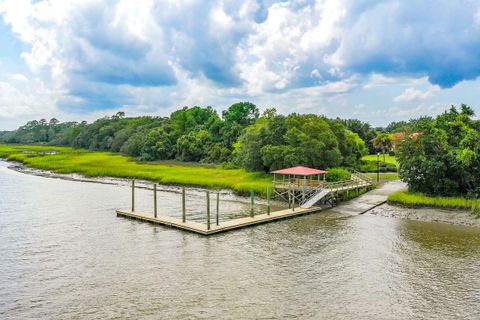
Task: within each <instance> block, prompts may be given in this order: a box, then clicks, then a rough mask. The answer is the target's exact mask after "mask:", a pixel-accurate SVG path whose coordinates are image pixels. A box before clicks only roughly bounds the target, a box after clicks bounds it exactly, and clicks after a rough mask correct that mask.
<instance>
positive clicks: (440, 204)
mask: <svg viewBox="0 0 480 320" xmlns="http://www.w3.org/2000/svg"><path fill="white" fill-rule="evenodd" d="M388 202H389V203H391V204H398V205H404V206H408V207H435V208H448V209H464V210H470V211H471V212H472V214H474V215H475V216H476V217H480V200H478V199H468V198H462V197H430V196H426V195H424V194H421V193H413V192H409V191H400V192H395V193H392V194H391V195H389V196H388Z"/></svg>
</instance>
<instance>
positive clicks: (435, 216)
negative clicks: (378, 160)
mask: <svg viewBox="0 0 480 320" xmlns="http://www.w3.org/2000/svg"><path fill="white" fill-rule="evenodd" d="M0 161H1V162H4V163H5V164H6V166H7V168H8V169H10V170H13V171H16V172H19V173H23V174H29V175H34V176H38V177H43V178H53V179H62V180H67V181H75V182H86V183H100V184H109V185H119V186H129V182H130V179H125V178H115V177H85V176H82V175H80V174H61V173H55V172H53V171H49V170H42V169H35V168H29V167H27V166H25V165H24V164H23V163H21V162H17V161H7V160H6V159H3V158H2V159H0ZM136 181H138V184H137V188H140V189H147V190H152V187H151V184H152V182H150V181H147V180H141V179H136ZM158 187H159V191H162V192H173V193H180V192H181V189H182V187H183V186H178V185H166V184H158ZM185 188H188V189H189V190H191V191H194V192H204V191H205V190H208V189H207V188H201V187H192V186H185ZM219 192H220V194H221V195H222V196H224V197H225V196H226V197H228V199H229V200H230V201H238V202H242V203H244V202H248V201H249V199H248V198H246V197H242V196H241V195H238V194H236V193H235V191H233V190H229V189H222V190H219ZM367 194H368V193H367ZM255 199H256V202H258V203H262V204H263V202H265V200H264V199H263V198H259V197H255ZM350 201H358V198H355V199H352V200H350ZM350 201H348V202H350ZM275 202H277V203H281V202H278V201H275ZM335 208H336V207H333V208H329V209H326V210H327V211H328V210H332V211H335ZM363 214H365V215H374V216H380V217H387V218H397V219H407V220H413V221H424V222H431V223H444V224H453V225H463V226H474V227H480V219H477V218H475V216H473V215H472V214H471V213H470V212H469V211H467V210H460V209H439V208H435V207H415V208H413V207H404V206H396V205H392V204H388V203H382V204H380V205H378V206H376V207H375V208H372V209H370V210H368V211H367V212H364V213H363Z"/></svg>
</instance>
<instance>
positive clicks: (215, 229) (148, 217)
mask: <svg viewBox="0 0 480 320" xmlns="http://www.w3.org/2000/svg"><path fill="white" fill-rule="evenodd" d="M321 210H322V208H321V207H311V208H308V209H303V208H295V210H292V209H285V210H281V211H275V212H271V213H270V215H267V214H260V215H256V216H254V217H253V218H252V217H245V218H238V219H232V220H228V221H224V222H221V223H220V225H218V226H217V225H215V223H212V224H211V226H210V230H208V229H207V225H206V224H203V223H198V222H194V221H188V220H187V221H186V222H182V220H181V219H178V218H173V217H168V216H157V218H155V217H154V216H153V214H147V213H143V212H132V211H131V210H117V216H119V217H125V218H131V219H137V220H142V221H146V222H151V223H155V224H159V225H164V226H169V227H173V228H178V229H182V230H186V231H191V232H195V233H198V234H201V235H205V236H208V235H212V234H217V233H220V232H225V231H230V230H235V229H240V228H245V227H250V226H254V225H258V224H261V223H267V222H273V221H278V220H283V219H288V218H292V217H298V216H302V215H306V214H310V213H314V212H318V211H321Z"/></svg>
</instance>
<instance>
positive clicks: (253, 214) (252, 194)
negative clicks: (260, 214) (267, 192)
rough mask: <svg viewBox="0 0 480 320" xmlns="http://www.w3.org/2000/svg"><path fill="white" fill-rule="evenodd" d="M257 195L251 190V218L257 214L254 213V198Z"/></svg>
mask: <svg viewBox="0 0 480 320" xmlns="http://www.w3.org/2000/svg"><path fill="white" fill-rule="evenodd" d="M254 196H255V194H254V191H253V190H250V217H252V218H253V217H254V216H255V213H254V212H253V204H254V203H253V201H254V200H253V198H254Z"/></svg>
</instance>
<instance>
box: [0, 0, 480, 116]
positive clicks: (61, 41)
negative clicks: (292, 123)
mask: <svg viewBox="0 0 480 320" xmlns="http://www.w3.org/2000/svg"><path fill="white" fill-rule="evenodd" d="M431 8H432V3H431V2H430V1H427V0H418V1H413V0H405V1H396V0H386V1H370V0H362V1H357V0H355V1H354V0H316V1H314V0H312V1H304V0H298V1H297V0H292V1H275V0H269V1H260V0H245V1H236V0H212V1H200V0H168V1H166V0H165V1H159V0H145V1H138V0H69V1H65V0H49V1H45V0H44V1H36V2H34V3H32V2H31V1H29V0H0V15H1V16H2V17H3V19H4V20H5V22H6V23H7V24H8V25H9V26H10V27H11V29H12V31H13V32H14V33H15V34H16V35H17V36H18V38H19V39H21V40H22V41H23V42H25V43H26V44H27V47H28V49H26V50H25V52H24V53H22V58H23V59H24V61H25V63H26V64H27V65H28V67H29V69H30V71H31V72H32V74H33V76H32V78H37V79H39V83H41V86H42V87H43V88H44V89H45V90H47V91H48V92H50V93H48V94H47V93H45V92H43V93H39V94H43V97H44V98H40V99H37V100H38V101H44V103H45V104H47V100H48V101H49V102H48V104H50V105H51V104H52V103H53V104H55V106H56V107H57V109H58V108H59V109H60V110H59V112H70V113H80V112H89V113H92V112H97V111H98V110H99V109H110V110H117V109H118V108H127V109H130V110H137V111H138V110H144V111H146V110H150V111H152V112H153V111H155V110H156V111H159V110H160V111H159V112H165V111H166V110H171V109H172V108H175V107H178V106H183V105H193V104H209V105H215V106H219V107H226V106H227V104H228V103H231V102H234V101H235V100H258V101H259V102H261V103H263V104H264V105H265V106H267V105H272V104H276V105H281V104H283V103H284V102H285V105H288V108H287V107H286V109H285V110H287V111H288V112H291V111H294V110H300V109H302V110H316V111H318V112H320V110H325V109H324V108H327V107H328V108H329V109H328V110H327V111H328V112H330V113H331V114H333V115H334V113H335V112H336V111H338V110H340V109H339V108H341V107H343V108H345V110H347V108H348V106H355V105H358V104H361V103H364V104H365V102H363V101H353V102H352V101H348V99H347V98H346V97H345V96H346V95H347V94H351V93H352V92H353V91H355V90H357V89H358V90H364V89H368V90H366V91H368V92H370V94H374V93H373V92H375V93H376V94H378V93H379V91H378V90H380V89H382V90H383V89H385V90H386V91H387V89H388V88H395V89H399V88H401V89H402V90H405V91H404V92H403V93H402V94H401V95H398V96H396V97H394V96H393V95H394V94H398V90H397V93H393V94H389V95H387V94H385V97H383V99H385V101H392V99H393V101H394V102H397V103H399V102H409V103H411V102H416V101H425V100H428V99H432V98H435V96H436V95H434V94H433V93H434V91H435V90H440V89H439V88H438V87H434V89H432V88H429V89H427V90H426V91H421V90H420V89H418V88H419V87H421V85H420V84H418V85H417V84H415V83H411V79H412V78H413V79H415V78H417V79H421V83H423V82H425V81H426V80H425V79H429V80H430V82H433V83H438V84H440V85H443V86H446V87H450V86H452V85H453V84H455V83H458V82H459V81H462V80H464V79H475V78H476V77H477V75H478V74H480V58H479V56H478V54H476V52H477V51H478V50H480V40H479V38H478V34H479V32H480V24H478V21H479V18H478V17H479V14H478V12H480V11H479V9H478V4H475V3H474V1H467V0H462V1H460V2H455V3H454V2H452V3H450V2H449V3H446V2H445V3H443V5H442V6H437V7H435V10H431ZM11 73H12V75H11V78H8V79H9V80H8V81H7V77H6V76H3V77H2V76H1V75H0V79H3V80H0V81H3V82H5V83H9V84H10V85H11V86H12V87H13V89H12V88H8V90H7V89H5V90H6V91H5V92H7V93H8V94H7V95H9V96H10V97H12V96H16V97H18V99H19V100H18V101H17V103H16V105H17V107H16V110H17V111H18V114H20V113H21V114H27V113H28V112H31V114H32V115H33V114H34V113H35V112H37V111H38V112H37V113H40V112H41V110H42V107H41V106H40V104H39V103H38V101H35V100H36V99H34V98H33V96H32V95H33V94H34V92H37V91H36V90H32V91H31V92H26V91H23V90H21V86H20V84H19V83H20V82H24V83H26V85H27V86H31V87H32V88H33V87H35V88H37V86H38V84H37V83H36V82H35V81H33V80H31V79H29V75H27V76H25V75H24V74H23V71H22V74H20V73H19V72H11ZM15 73H17V74H16V75H15ZM22 75H23V76H24V77H25V78H23V77H22ZM409 81H410V82H409ZM405 86H408V88H405ZM379 88H380V89H379ZM423 90H425V89H423ZM392 91H393V90H392ZM45 97H49V98H48V99H47V98H45ZM362 98H363V97H362ZM3 99H5V100H4V101H3V102H2V101H0V104H2V105H4V106H6V104H5V103H6V101H8V103H13V104H15V103H14V102H15V100H12V99H11V98H6V96H3ZM367 100H368V99H367ZM370 100H373V99H370ZM29 104H31V105H30V107H28V108H25V107H23V109H22V108H21V107H20V106H19V105H23V106H26V105H29ZM5 108H6V107H3V109H2V110H5ZM352 108H353V107H352ZM368 108H369V107H368V103H367V107H366V109H365V110H364V109H362V110H357V111H358V112H360V111H361V112H367V111H368ZM21 110H23V111H21ZM29 110H30V111H29ZM342 110H343V109H342ZM355 110H356V109H355ZM125 111H127V112H128V110H125ZM150 111H149V112H150ZM98 112H100V113H102V112H104V111H98ZM105 112H110V111H105ZM135 112H136V111H135ZM345 112H347V111H345ZM3 113H4V114H5V112H3Z"/></svg>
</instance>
